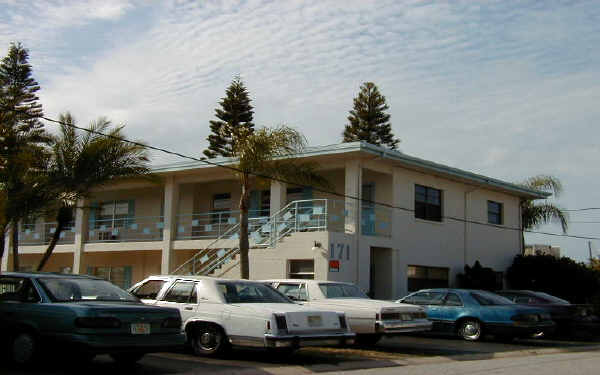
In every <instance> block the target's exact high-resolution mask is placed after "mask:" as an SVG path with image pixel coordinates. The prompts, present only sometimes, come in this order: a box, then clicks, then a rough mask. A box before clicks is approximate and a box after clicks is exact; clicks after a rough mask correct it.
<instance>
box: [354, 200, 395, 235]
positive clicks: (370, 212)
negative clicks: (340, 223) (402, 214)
mask: <svg viewBox="0 0 600 375" xmlns="http://www.w3.org/2000/svg"><path fill="white" fill-rule="evenodd" d="M360 231H361V234H362V235H363V236H378V237H391V236H392V208H391V207H386V206H381V205H368V204H364V205H363V206H362V207H361V215H360Z"/></svg>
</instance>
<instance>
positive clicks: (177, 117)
mask: <svg viewBox="0 0 600 375" xmlns="http://www.w3.org/2000/svg"><path fill="white" fill-rule="evenodd" d="M31 4H32V5H31V6H29V4H27V6H26V5H25V3H21V2H9V3H6V5H5V6H3V8H4V10H0V17H1V19H0V20H2V21H6V22H0V43H3V45H7V44H8V41H10V40H22V41H23V42H24V43H25V44H26V46H27V47H29V48H30V49H31V53H32V63H33V65H34V68H35V70H36V73H38V74H39V80H40V82H41V83H42V84H43V90H42V92H41V96H42V99H43V102H44V106H45V109H46V112H47V113H48V114H49V115H52V116H57V114H58V113H59V112H61V111H64V110H67V109H68V110H71V111H72V112H73V113H74V114H75V115H76V116H77V117H78V118H79V119H80V122H87V121H89V120H90V119H92V118H94V117H96V116H98V115H106V116H108V117H110V118H112V119H114V120H115V121H125V122H127V123H128V124H129V125H128V127H127V131H128V132H129V133H130V134H132V135H133V136H135V137H137V138H143V139H144V140H146V141H147V142H149V143H152V144H156V145H158V146H165V147H168V148H171V149H176V150H178V151H181V152H184V153H189V154H192V155H199V154H200V153H201V150H202V148H203V147H204V145H205V142H204V140H205V138H206V136H207V134H208V121H209V120H210V119H212V117H213V111H214V108H215V106H216V105H217V102H218V100H219V98H220V97H222V96H223V94H224V90H225V88H226V86H227V85H228V84H229V82H230V80H231V79H232V78H233V76H234V75H236V74H238V73H239V74H242V76H243V77H244V79H245V81H246V83H247V86H248V88H249V90H250V93H251V95H252V97H253V99H254V105H255V107H256V116H255V122H256V123H257V124H259V125H275V124H279V123H282V122H286V123H289V124H291V125H294V126H297V127H298V128H300V129H301V130H302V131H303V132H304V133H305V134H306V135H307V136H308V138H309V140H310V141H311V143H312V144H327V143H335V142H337V141H339V139H340V133H341V131H342V129H343V125H344V123H345V121H346V116H347V111H348V110H349V109H350V107H351V105H352V98H353V96H354V95H356V92H357V90H358V87H359V85H360V83H361V82H363V81H367V80H370V81H374V82H376V83H377V84H378V85H379V86H380V89H381V91H382V92H383V94H384V95H386V97H387V99H388V102H389V104H390V107H391V114H392V124H393V129H394V132H395V133H396V135H397V136H399V137H400V138H401V139H402V141H403V142H402V143H401V148H402V149H403V151H405V152H407V153H410V154H413V155H416V156H420V157H424V158H427V159H431V160H435V161H438V162H443V163H449V164H451V165H454V166H457V167H461V168H465V169H469V170H474V171H477V172H481V173H484V174H488V175H491V176H495V177H499V178H505V179H508V180H519V179H522V178H523V177H525V176H529V175H533V174H537V173H550V174H556V175H558V176H559V177H561V178H563V180H564V181H565V185H566V186H567V187H568V189H567V193H566V194H565V195H564V197H563V199H562V200H561V203H563V204H564V205H565V206H571V205H573V206H574V205H578V206H582V205H583V206H584V205H586V204H587V205H594V204H596V205H599V204H598V203H594V202H600V193H597V192H595V191H590V189H589V184H597V183H598V179H597V178H596V177H591V176H593V175H594V174H595V170H596V160H598V156H599V155H598V152H599V151H600V150H599V147H598V146H597V142H595V139H597V138H598V135H599V131H598V130H597V129H596V127H594V125H595V124H596V123H597V122H598V119H599V118H600V109H598V108H597V105H596V101H597V100H596V98H598V97H600V88H598V86H597V84H596V83H597V80H598V76H599V75H598V74H599V71H598V66H600V64H598V63H599V62H600V52H597V51H596V49H594V48H593V46H596V45H598V44H599V43H598V42H600V32H599V31H600V22H598V21H600V9H599V8H598V7H597V6H596V4H595V3H594V2H593V1H591V2H590V1H578V2H575V3H573V4H569V5H565V4H561V3H554V2H544V3H539V2H507V1H492V2H485V3H479V2H472V1H458V2H452V3H449V4H446V3H441V2H421V1H410V2H408V1H406V2H398V1H358V0H356V1H343V2H342V1H333V0H332V1H317V0H313V1H261V0H251V1H244V2H234V1H202V2H196V1H173V2H156V3H148V2H138V1H130V2H121V1H97V2H87V3H83V2H49V3H45V2H37V1H36V2H33V3H31ZM0 45H2V44H0ZM167 159H168V158H167ZM157 160H166V159H165V158H164V157H162V156H161V157H160V159H157ZM171 160H172V159H171ZM582 197H585V201H583V200H582ZM574 230H578V228H577V227H575V228H574ZM581 230H586V231H589V228H587V229H586V228H582V229H581Z"/></svg>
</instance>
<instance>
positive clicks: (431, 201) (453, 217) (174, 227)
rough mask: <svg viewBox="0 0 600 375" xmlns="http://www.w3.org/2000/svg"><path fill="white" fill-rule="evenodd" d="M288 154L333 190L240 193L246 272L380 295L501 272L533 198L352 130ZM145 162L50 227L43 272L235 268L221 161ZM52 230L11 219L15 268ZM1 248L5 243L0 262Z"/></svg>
mask: <svg viewBox="0 0 600 375" xmlns="http://www.w3.org/2000/svg"><path fill="white" fill-rule="evenodd" d="M297 157H299V158H304V159H306V160H310V161H314V162H317V163H318V164H319V165H320V171H321V172H322V174H323V175H324V176H326V177H327V178H328V180H329V181H330V182H331V185H332V186H333V188H332V189H333V191H332V192H323V191H321V190H319V189H314V188H309V187H298V186H286V185H285V184H283V183H279V182H275V181H272V182H271V183H270V186H264V187H263V186H261V187H257V188H256V189H255V190H254V191H252V193H251V207H250V220H249V224H250V225H249V226H250V229H249V236H250V245H251V250H250V275H251V278H253V279H268V278H288V277H289V278H315V279H327V280H342V281H350V282H355V283H357V284H359V285H360V286H361V287H362V288H364V289H365V290H370V291H371V292H372V293H373V295H374V296H376V297H378V298H390V299H391V298H395V297H399V296H403V295H405V294H406V293H407V292H409V291H412V290H416V289H419V288H423V287H433V286H440V287H441V286H453V285H454V284H455V276H456V274H457V273H460V272H462V271H463V267H464V265H465V264H470V265H472V264H473V263H474V262H475V261H476V260H479V261H480V262H481V264H482V265H484V266H486V267H491V268H493V269H494V270H495V271H497V272H498V275H499V276H501V272H504V271H505V270H506V268H507V267H508V266H509V265H510V264H511V262H512V260H513V258H514V256H515V255H517V254H519V253H520V251H521V250H520V249H521V246H522V244H521V241H522V236H521V232H520V231H519V230H518V228H520V217H521V215H520V201H521V200H523V199H541V198H546V197H547V194H546V193H543V192H539V191H533V190H529V189H526V188H524V187H522V186H519V185H515V184H512V183H508V182H504V181H500V180H497V179H494V178H490V177H486V176H482V175H478V174H474V173H471V172H467V171H464V170H460V169H456V168H451V167H448V166H445V165H441V164H437V163H434V162H431V161H427V160H423V159H419V158H415V157H412V156H408V155H406V154H404V153H401V152H397V151H391V150H388V149H385V148H382V147H377V146H374V145H370V144H367V143H363V142H355V143H342V144H336V145H329V146H322V147H312V148H309V149H307V150H306V151H305V152H304V153H302V154H301V155H298V156H297ZM215 162H216V163H217V164H228V163H231V162H232V161H231V160H228V159H216V160H215ZM153 172H154V173H155V174H156V175H158V176H160V177H161V178H160V182H153V181H147V180H140V181H122V182H120V183H116V184H114V185H112V186H107V187H105V188H103V189H102V190H101V191H97V192H95V193H94V194H93V197H92V198H90V199H89V200H86V201H84V202H80V205H81V206H82V207H86V209H78V210H77V213H76V220H75V222H74V223H72V225H71V226H70V227H69V228H68V229H67V230H66V231H64V232H63V233H62V234H61V240H60V242H59V245H57V247H56V249H55V252H54V254H53V255H52V257H51V259H50V261H49V263H48V265H47V267H46V270H47V271H55V272H73V273H89V274H93V275H98V276H102V277H105V278H107V279H109V280H111V281H113V282H114V283H116V284H118V285H121V286H123V287H127V286H129V285H131V284H132V283H134V282H136V281H139V280H141V279H143V278H144V277H146V276H148V275H153V274H161V273H162V274H167V273H180V274H183V273H185V274H190V273H193V274H204V275H214V276H222V277H239V256H238V249H237V242H238V241H237V238H238V236H239V211H238V210H237V207H238V201H239V197H240V186H239V183H238V182H237V181H236V178H235V176H233V175H232V173H231V171H230V170H228V169H225V168H221V167H219V166H214V165H207V164H205V163H202V162H187V163H178V164H173V165H168V166H162V167H156V168H154V170H153ZM357 197H360V198H362V200H359V199H356V198H357ZM380 203H381V204H380ZM54 228H55V224H53V223H49V222H44V220H43V219H39V220H37V221H36V222H33V223H23V224H22V225H21V228H20V229H19V241H20V253H21V257H20V262H21V265H22V266H23V268H24V269H28V268H34V267H35V265H36V264H37V263H38V261H39V259H40V258H41V254H42V253H43V252H44V250H45V248H46V244H47V243H48V242H49V239H50V236H51V235H52V233H53V232H54ZM8 246H9V244H8V243H7V247H8ZM10 257H11V256H10V254H9V252H8V251H6V252H5V256H4V257H3V259H2V270H7V269H9V268H10V266H11V264H12V261H11V259H10Z"/></svg>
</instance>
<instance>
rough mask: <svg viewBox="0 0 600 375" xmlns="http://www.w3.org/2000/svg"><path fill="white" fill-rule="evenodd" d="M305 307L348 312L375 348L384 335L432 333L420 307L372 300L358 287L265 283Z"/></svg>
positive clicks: (350, 321)
mask: <svg viewBox="0 0 600 375" xmlns="http://www.w3.org/2000/svg"><path fill="white" fill-rule="evenodd" d="M263 282H264V283H267V284H269V285H271V286H272V287H273V288H275V289H277V290H278V291H280V292H281V293H283V294H285V295H286V296H288V297H289V298H291V299H292V300H295V301H299V302H300V303H302V304H303V305H304V306H307V307H311V308H317V309H333V310H337V311H343V312H345V313H346V318H347V319H348V324H349V325H350V329H351V330H352V332H354V333H356V334H357V336H356V339H357V341H358V342H359V343H361V344H366V345H373V344H375V343H377V341H379V339H381V337H382V336H384V335H386V336H388V335H394V334H401V333H406V332H424V331H430V330H431V326H432V323H431V321H429V320H428V319H427V315H426V312H425V310H424V309H423V308H422V307H420V306H415V305H408V304H398V303H394V302H389V301H381V300H374V299H370V298H369V297H368V296H367V295H366V294H364V293H363V292H362V291H361V290H360V289H359V288H358V287H357V286H356V285H354V284H351V283H343V282H337V281H319V280H302V279H294V280H291V279H287V280H264V281H263Z"/></svg>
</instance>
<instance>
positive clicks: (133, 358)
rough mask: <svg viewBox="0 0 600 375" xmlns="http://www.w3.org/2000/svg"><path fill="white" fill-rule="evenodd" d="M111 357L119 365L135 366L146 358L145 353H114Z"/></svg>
mask: <svg viewBox="0 0 600 375" xmlns="http://www.w3.org/2000/svg"><path fill="white" fill-rule="evenodd" d="M110 357H111V358H112V359H113V361H115V362H117V363H118V364H121V365H133V364H135V363H137V362H139V361H140V360H141V359H142V358H143V357H144V353H113V354H111V355H110Z"/></svg>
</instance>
